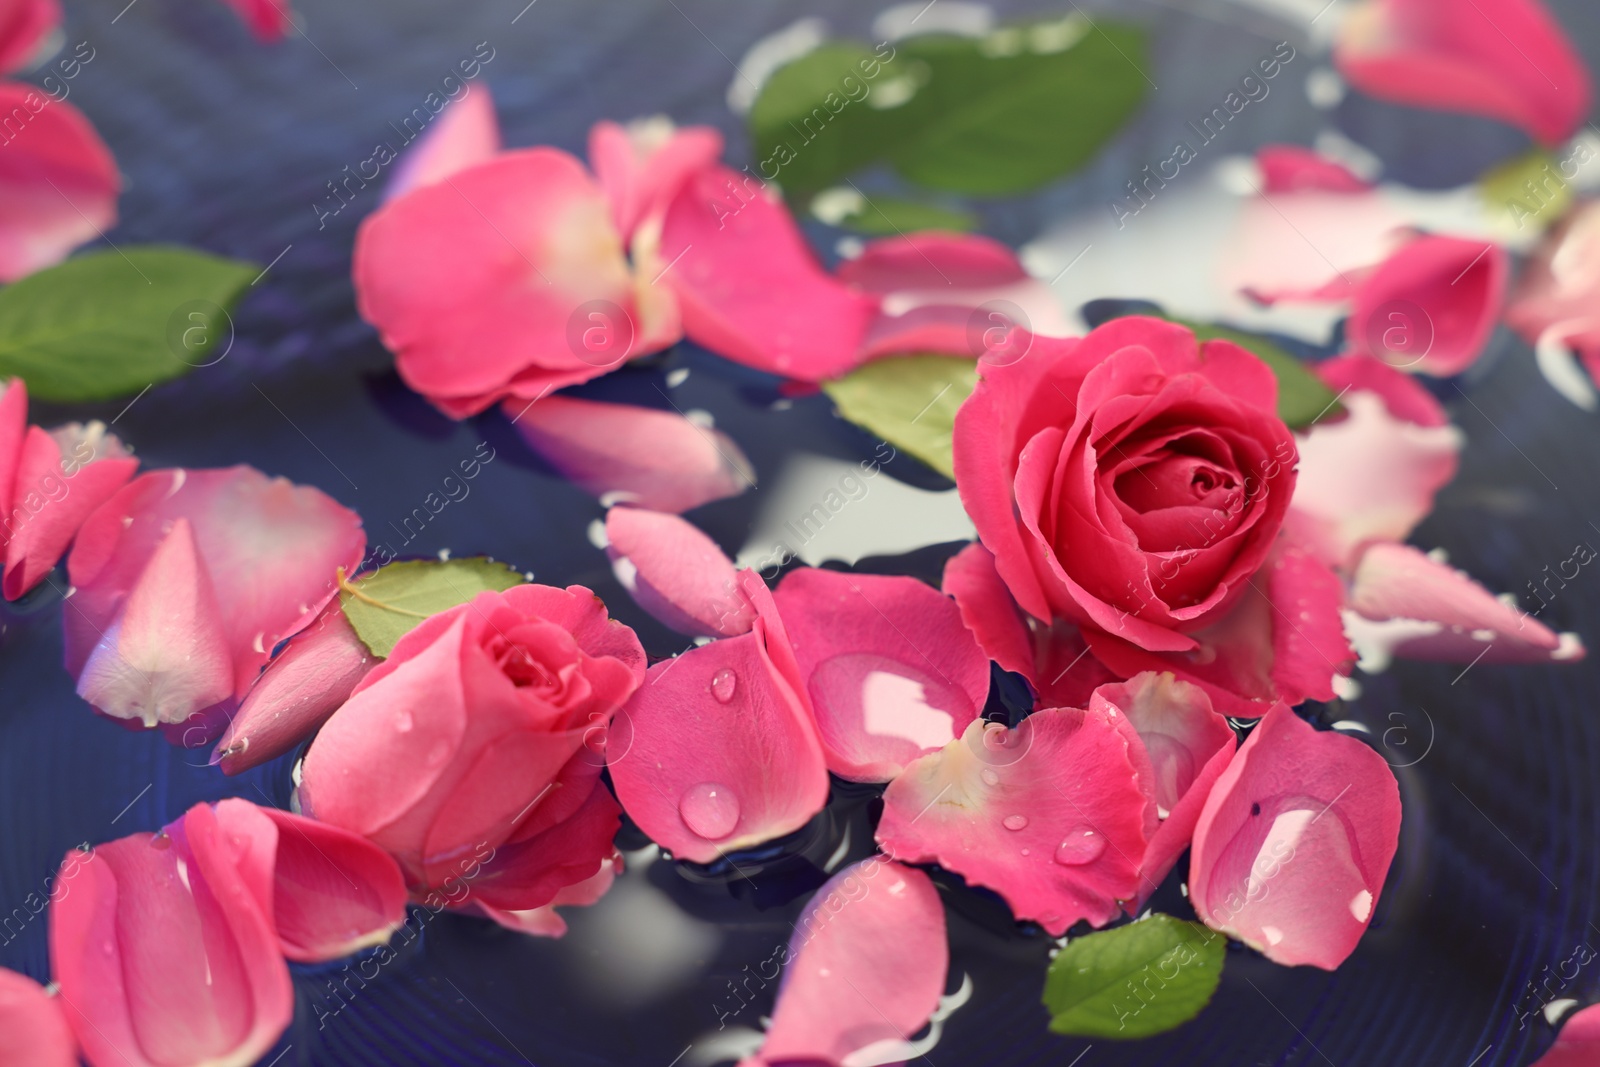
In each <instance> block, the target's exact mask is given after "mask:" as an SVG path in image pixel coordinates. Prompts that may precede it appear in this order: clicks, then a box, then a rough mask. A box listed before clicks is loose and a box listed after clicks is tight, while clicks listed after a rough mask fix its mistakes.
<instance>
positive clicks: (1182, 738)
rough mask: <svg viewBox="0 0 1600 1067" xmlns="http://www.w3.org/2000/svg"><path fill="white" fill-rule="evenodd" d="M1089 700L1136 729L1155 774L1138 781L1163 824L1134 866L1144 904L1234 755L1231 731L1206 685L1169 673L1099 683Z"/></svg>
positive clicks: (1174, 860)
mask: <svg viewBox="0 0 1600 1067" xmlns="http://www.w3.org/2000/svg"><path fill="white" fill-rule="evenodd" d="M1092 699H1093V701H1094V703H1092V704H1091V705H1090V706H1091V707H1092V708H1094V709H1095V710H1097V711H1108V710H1110V709H1115V710H1117V711H1120V712H1121V714H1122V715H1123V716H1124V718H1125V719H1126V720H1127V722H1128V723H1129V724H1130V725H1131V726H1132V727H1133V728H1134V730H1135V731H1136V732H1137V733H1138V736H1139V740H1140V742H1141V743H1142V745H1143V747H1144V750H1145V753H1146V754H1147V756H1148V758H1149V761H1150V767H1151V770H1152V772H1153V777H1152V779H1151V780H1150V782H1149V783H1147V784H1146V783H1141V784H1146V785H1147V788H1148V790H1149V792H1150V795H1151V797H1152V799H1153V801H1154V803H1155V807H1156V814H1157V817H1158V818H1159V819H1160V820H1161V821H1160V826H1159V828H1158V829H1157V830H1156V831H1155V833H1154V835H1153V836H1151V838H1150V842H1149V844H1148V845H1147V846H1146V847H1145V853H1144V860H1143V862H1142V863H1141V864H1140V866H1139V875H1140V892H1139V898H1140V902H1141V903H1142V901H1143V899H1145V898H1148V897H1149V895H1150V894H1151V893H1152V892H1154V891H1155V888H1156V887H1157V886H1159V885H1160V884H1161V880H1162V879H1164V878H1165V877H1166V876H1167V873H1168V872H1169V871H1171V870H1172V868H1173V866H1174V865H1175V864H1176V863H1177V862H1178V857H1179V856H1181V855H1183V851H1184V850H1185V849H1187V848H1188V847H1189V841H1190V839H1191V838H1192V837H1193V835H1194V827H1195V823H1196V821H1197V820H1198V819H1199V818H1200V809H1201V808H1202V807H1204V806H1205V802H1206V797H1208V796H1210V794H1211V787H1212V786H1213V785H1214V784H1215V783H1216V780H1217V777H1218V776H1219V775H1220V774H1221V773H1222V771H1223V768H1225V767H1227V765H1228V763H1229V761H1230V760H1232V759H1233V754H1234V749H1235V744H1236V742H1235V738H1234V734H1233V729H1232V728H1231V727H1230V726H1229V725H1228V720H1227V719H1226V718H1225V717H1224V716H1223V715H1222V714H1221V713H1219V712H1217V711H1215V710H1214V709H1213V708H1212V706H1211V699H1210V698H1209V697H1207V696H1206V693H1205V690H1204V689H1202V688H1200V687H1199V686H1197V685H1192V684H1190V683H1188V682H1182V681H1178V680H1177V679H1176V678H1175V677H1174V676H1173V675H1171V674H1155V673H1145V674H1136V675H1134V676H1133V677H1132V678H1130V679H1128V680H1127V681H1126V682H1121V683H1117V684H1113V685H1103V686H1101V687H1100V688H1099V689H1096V690H1095V692H1094V696H1093V698H1092ZM1137 910H1138V906H1135V907H1134V908H1132V909H1130V913H1131V912H1133V911H1137Z"/></svg>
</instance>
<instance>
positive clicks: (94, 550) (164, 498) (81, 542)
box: [64, 466, 366, 736]
mask: <svg viewBox="0 0 1600 1067" xmlns="http://www.w3.org/2000/svg"><path fill="white" fill-rule="evenodd" d="M179 519H182V520H185V522H186V523H187V525H188V526H189V527H190V528H191V529H192V531H193V538H194V544H195V547H196V549H197V550H198V561H199V565H200V566H201V567H203V569H204V572H205V574H206V577H207V580H208V581H209V583H210V587H211V589H212V591H213V593H214V595H215V603H216V608H217V612H218V618H217V621H216V630H215V632H214V634H212V635H211V636H208V637H206V638H205V640H206V641H207V642H210V641H213V640H214V641H216V642H220V643H221V644H222V646H223V647H224V648H225V649H226V650H227V654H228V657H229V661H230V664H231V669H232V685H231V687H230V688H231V690H232V693H231V696H232V697H234V698H235V699H237V698H240V697H243V695H244V694H245V692H246V691H247V690H248V689H249V688H250V686H251V684H252V683H253V682H254V681H255V679H256V676H257V674H259V673H260V671H261V668H262V667H264V666H265V665H266V663H267V661H268V659H270V658H271V652H272V649H273V648H274V647H276V645H277V644H278V642H279V641H282V640H283V639H284V638H286V637H289V636H292V635H293V634H295V633H298V632H299V631H300V630H301V629H302V628H303V627H304V626H305V625H306V624H307V623H309V622H310V621H311V620H312V619H314V618H316V616H317V614H318V613H319V612H320V611H321V610H322V608H323V606H324V605H325V604H327V603H328V602H329V601H330V600H331V599H332V598H333V596H334V593H335V592H336V586H335V581H334V578H335V573H336V571H337V570H338V568H340V567H345V568H353V567H354V566H355V564H356V563H357V562H358V561H359V560H360V559H361V556H362V552H363V551H364V550H365V547H366V537H365V535H364V534H363V533H362V531H361V520H360V518H359V517H358V516H357V515H356V514H355V512H353V511H350V510H349V509H347V508H344V507H341V506H340V505H339V504H338V503H336V502H335V501H334V500H333V499H332V498H330V497H328V496H327V495H325V494H324V493H322V492H321V491H320V490H317V489H313V488H310V487H308V486H296V485H294V484H292V483H291V482H289V481H287V480H286V479H283V478H268V477H267V476H266V475H264V474H262V473H261V472H260V471H257V470H255V469H253V468H251V467H242V466H241V467H229V468H226V469H222V470H183V469H177V470H163V471H153V472H150V473H148V474H144V475H141V476H139V477H138V478H135V479H134V480H133V481H132V482H129V483H128V484H127V485H126V486H124V487H123V488H122V489H121V490H119V491H118V492H117V493H116V495H115V496H113V497H112V498H111V499H110V500H108V501H106V503H105V504H103V505H101V506H100V507H99V508H98V509H96V511H95V512H94V514H93V515H91V516H89V519H88V520H87V521H86V522H85V523H84V524H83V526H82V528H81V529H80V530H79V532H78V536H77V539H76V540H75V542H74V543H73V548H72V554H71V555H70V556H69V557H68V560H67V574H68V577H69V578H70V579H71V581H72V584H73V585H74V586H76V587H77V590H78V592H77V594H76V595H75V596H74V597H73V603H74V604H75V605H76V606H77V607H76V610H74V611H70V612H67V613H66V615H65V616H64V619H65V626H66V636H67V641H66V644H67V668H68V670H70V671H72V672H73V673H79V672H80V671H81V670H82V669H83V666H84V664H85V663H86V662H87V660H88V659H89V655H90V652H91V650H93V649H94V648H95V647H96V646H97V645H99V644H102V643H104V642H105V641H106V640H107V637H106V635H107V634H109V633H110V631H111V628H112V625H113V623H114V622H115V621H116V619H117V618H118V616H119V615H121V614H123V613H124V612H125V610H126V609H125V608H124V607H123V601H124V600H125V599H126V598H127V597H129V596H130V595H131V591H132V590H134V589H135V587H136V586H138V585H140V584H141V583H142V582H144V579H143V578H142V575H143V573H144V571H145V570H146V568H147V566H148V565H149V563H150V561H151V559H152V557H153V556H154V555H155V553H156V552H157V546H158V545H161V544H162V543H163V541H164V539H165V537H166V535H167V530H168V529H169V528H172V527H173V526H175V524H176V522H177V521H178V520H179ZM150 621H151V622H152V624H153V623H155V622H157V621H159V620H158V619H156V618H152V619H151V620H150ZM195 636H196V637H199V636H201V635H195ZM121 640H123V641H150V642H155V643H159V641H160V637H159V635H158V634H156V633H155V632H152V633H149V634H143V635H141V634H137V633H135V634H131V635H130V634H126V633H125V634H124V635H123V637H122V638H121ZM192 674H195V671H194V670H191V669H189V668H185V669H184V670H183V671H181V672H180V673H179V675H178V676H175V677H174V678H173V679H172V680H171V685H175V686H178V687H180V688H184V689H187V690H192V691H194V692H195V693H197V694H198V693H201V692H205V693H209V692H210V688H209V685H208V684H201V683H199V682H197V681H194V682H186V681H184V680H183V676H184V675H192ZM163 684H164V685H165V684H167V683H165V682H164V683H163ZM169 710H170V713H171V714H172V715H177V716H178V717H177V718H176V719H172V718H167V719H163V721H169V722H174V723H177V722H181V721H182V720H183V719H184V717H185V716H186V715H187V714H188V713H184V714H183V715H178V711H179V708H178V706H177V705H176V704H174V705H172V707H171V708H170V709H169ZM197 710H200V708H199V706H195V707H192V708H191V709H190V711H197ZM175 729H182V728H181V727H175ZM211 736H215V735H214V734H213V735H211Z"/></svg>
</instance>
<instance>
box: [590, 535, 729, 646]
mask: <svg viewBox="0 0 1600 1067" xmlns="http://www.w3.org/2000/svg"><path fill="white" fill-rule="evenodd" d="M606 541H607V542H608V544H607V547H606V555H608V556H610V557H611V569H612V570H613V571H615V572H616V575H617V581H619V582H621V583H622V587H623V588H624V589H626V590H627V591H628V593H629V595H631V596H632V597H633V599H634V602H635V603H637V604H638V605H639V606H640V607H642V608H644V610H646V611H648V612H649V613H650V614H651V615H652V616H654V617H655V618H656V619H657V620H659V621H660V622H661V623H662V624H663V625H665V626H668V627H670V628H671V629H673V630H676V631H677V632H678V633H681V634H689V635H690V636H693V637H699V636H705V637H737V636H738V635H739V634H742V633H748V632H749V630H750V625H751V623H752V622H753V621H754V619H755V613H754V611H753V610H752V609H751V607H750V605H749V603H748V602H747V601H746V600H745V599H744V597H743V596H742V595H740V593H739V590H738V581H737V576H738V570H737V569H736V568H735V567H734V565H733V561H732V560H730V559H728V557H727V556H726V555H724V554H723V551H722V549H721V548H719V547H717V543H716V542H715V541H713V540H711V538H709V537H707V536H706V535H705V534H703V533H701V532H700V531H699V530H698V529H697V528H696V527H694V526H693V525H691V524H690V523H689V522H687V521H685V520H683V519H680V518H678V517H677V516H676V515H670V514H667V513H665V512H660V511H649V510H646V509H644V508H631V507H614V508H612V509H611V510H610V511H608V512H607V513H606Z"/></svg>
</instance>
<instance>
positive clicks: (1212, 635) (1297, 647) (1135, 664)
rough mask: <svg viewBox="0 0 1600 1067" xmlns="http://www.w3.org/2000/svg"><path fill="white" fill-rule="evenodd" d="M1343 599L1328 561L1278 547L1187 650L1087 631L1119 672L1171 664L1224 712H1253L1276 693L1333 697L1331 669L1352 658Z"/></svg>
mask: <svg viewBox="0 0 1600 1067" xmlns="http://www.w3.org/2000/svg"><path fill="white" fill-rule="evenodd" d="M1343 599H1344V590H1343V588H1342V586H1341V585H1340V582H1339V579H1338V577H1337V575H1335V574H1334V573H1333V572H1332V571H1330V570H1329V569H1328V567H1327V566H1326V565H1325V564H1323V563H1321V562H1319V561H1318V560H1316V559H1315V558H1313V557H1312V556H1310V555H1308V554H1307V553H1304V552H1301V551H1300V550H1298V549H1295V548H1281V549H1280V550H1279V552H1278V554H1277V556H1276V557H1275V558H1274V559H1273V560H1272V561H1271V562H1269V563H1268V564H1267V566H1266V567H1263V568H1262V570H1261V571H1260V572H1259V573H1258V574H1257V575H1256V576H1255V577H1253V578H1252V579H1251V581H1250V582H1249V586H1248V589H1247V591H1246V593H1245V595H1244V596H1243V597H1241V598H1240V600H1239V603H1238V604H1237V605H1236V606H1235V607H1234V608H1233V610H1232V611H1230V612H1229V613H1228V615H1226V616H1225V617H1224V618H1223V619H1222V620H1220V621H1219V622H1216V623H1213V624H1212V625H1211V626H1208V627H1206V628H1205V629H1203V630H1197V631H1195V633H1194V635H1193V636H1194V637H1195V638H1196V640H1197V647H1196V648H1195V649H1194V650H1192V651H1189V652H1174V653H1162V654H1157V653H1152V652H1147V651H1145V650H1143V649H1140V648H1138V646H1136V645H1133V644H1131V643H1129V642H1127V641H1123V640H1121V639H1120V638H1119V637H1117V636H1115V635H1112V634H1104V633H1100V632H1098V631H1087V632H1086V633H1085V636H1086V637H1087V638H1088V641H1089V647H1090V648H1091V649H1092V650H1093V651H1094V654H1095V655H1096V656H1098V657H1099V658H1100V659H1101V660H1102V661H1103V662H1104V663H1105V665H1106V666H1107V667H1109V668H1110V669H1111V670H1112V671H1113V672H1114V673H1116V674H1119V675H1122V676H1124V677H1131V676H1132V675H1134V674H1137V673H1139V672H1140V671H1172V672H1173V673H1174V674H1176V675H1177V676H1178V677H1179V678H1181V679H1183V680H1185V681H1189V682H1194V683H1195V684H1196V685H1199V686H1200V687H1202V688H1203V689H1205V691H1206V693H1207V695H1208V696H1210V697H1211V700H1212V702H1213V703H1214V704H1215V705H1216V708H1217V710H1218V711H1220V712H1222V713H1223V714H1226V715H1232V716H1235V717H1238V718H1254V717H1256V716H1258V715H1262V714H1264V713H1265V712H1266V711H1267V710H1269V709H1270V708H1271V707H1272V705H1273V704H1274V703H1275V702H1277V701H1280V700H1281V701H1283V702H1284V703H1288V704H1298V703H1300V702H1301V701H1303V700H1308V699H1310V700H1331V699H1333V696H1334V691H1333V678H1334V676H1335V675H1337V674H1348V673H1349V672H1350V669H1351V666H1352V664H1353V662H1354V660H1355V653H1354V652H1353V651H1352V650H1351V649H1350V645H1349V643H1348V642H1347V641H1346V640H1345V634H1344V628H1343V626H1342V624H1341V621H1340V615H1339V608H1340V606H1341V605H1342V603H1343Z"/></svg>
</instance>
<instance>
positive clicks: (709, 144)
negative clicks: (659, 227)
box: [589, 115, 722, 236]
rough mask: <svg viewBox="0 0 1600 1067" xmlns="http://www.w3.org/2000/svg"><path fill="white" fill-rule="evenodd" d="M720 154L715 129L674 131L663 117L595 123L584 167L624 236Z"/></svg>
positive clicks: (719, 139)
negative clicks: (591, 170)
mask: <svg viewBox="0 0 1600 1067" xmlns="http://www.w3.org/2000/svg"><path fill="white" fill-rule="evenodd" d="M721 155H722V134H721V133H719V132H718V131H717V130H716V129H714V128H713V127H710V126H688V127H684V128H682V129H680V128H678V127H676V126H674V125H673V123H672V120H671V119H669V118H667V117H666V116H664V115H657V116H654V117H653V118H648V119H636V120H635V121H633V122H630V123H628V124H627V125H626V126H623V125H620V124H618V123H615V122H597V123H595V124H594V126H593V127H592V128H590V130H589V165H590V166H591V167H593V168H594V174H595V177H596V178H598V179H599V181H600V188H602V189H604V190H605V192H606V198H607V199H608V200H610V201H611V221H612V222H613V223H615V224H616V227H617V232H618V233H621V234H624V235H627V236H632V234H633V232H634V231H635V230H636V229H637V228H638V226H639V224H640V222H641V221H643V220H644V219H645V218H646V217H647V216H649V215H654V214H658V213H660V212H664V211H665V210H666V208H667V205H668V204H670V203H671V202H672V199H673V197H675V196H677V195H678V190H679V189H681V188H683V184H684V182H686V181H688V180H689V179H690V178H691V177H692V176H693V175H695V174H697V173H699V172H700V171H702V170H705V169H706V168H707V167H710V166H712V165H713V164H715V163H716V161H717V158H718V157H719V156H721Z"/></svg>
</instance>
